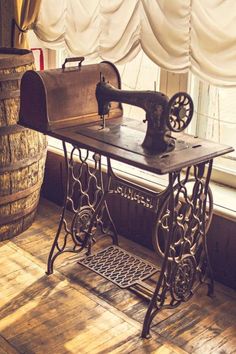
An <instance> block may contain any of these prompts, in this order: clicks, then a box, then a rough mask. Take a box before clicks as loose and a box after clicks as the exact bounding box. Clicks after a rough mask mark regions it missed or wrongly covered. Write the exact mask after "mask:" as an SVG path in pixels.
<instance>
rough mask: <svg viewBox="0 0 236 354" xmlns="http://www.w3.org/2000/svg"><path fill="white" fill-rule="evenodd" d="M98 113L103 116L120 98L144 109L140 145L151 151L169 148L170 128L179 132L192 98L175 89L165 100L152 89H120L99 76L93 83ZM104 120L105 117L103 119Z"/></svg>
mask: <svg viewBox="0 0 236 354" xmlns="http://www.w3.org/2000/svg"><path fill="white" fill-rule="evenodd" d="M96 98H97V102H98V113H99V115H100V116H101V117H102V118H103V121H104V119H105V118H104V117H105V115H107V114H109V110H110V102H122V103H127V104H130V105H134V106H138V107H141V108H143V109H144V110H145V112H146V119H145V120H144V122H147V130H146V134H145V138H144V140H143V143H142V146H143V148H144V149H146V150H147V151H149V152H151V153H158V152H165V151H171V150H173V149H174V147H175V140H176V139H175V138H173V137H172V136H171V132H181V131H183V130H184V129H185V128H186V127H187V126H188V124H189V123H190V121H191V119H192V116H193V101H192V99H191V97H190V96H189V95H188V94H187V93H185V92H178V93H176V94H175V95H174V96H172V97H171V99H170V100H169V99H168V97H167V96H166V95H164V94H163V93H161V92H156V91H126V90H120V89H117V88H115V87H113V86H112V85H110V84H109V83H108V82H106V81H105V79H104V77H101V80H100V82H99V83H98V84H97V87H96ZM104 122H105V121H104Z"/></svg>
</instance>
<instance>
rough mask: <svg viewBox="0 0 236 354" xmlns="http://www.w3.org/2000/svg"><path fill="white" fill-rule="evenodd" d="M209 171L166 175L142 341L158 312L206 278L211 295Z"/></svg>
mask: <svg viewBox="0 0 236 354" xmlns="http://www.w3.org/2000/svg"><path fill="white" fill-rule="evenodd" d="M211 169H212V161H209V162H207V163H201V164H198V165H195V166H193V167H192V168H191V167H189V168H187V171H186V173H185V176H184V178H183V179H182V180H181V173H180V172H173V173H170V174H169V185H168V187H167V189H166V198H165V199H164V201H163V203H162V206H161V208H160V209H159V212H158V216H157V222H156V225H155V227H154V232H153V245H154V248H155V250H156V251H157V252H158V253H159V254H160V255H161V257H162V258H163V263H162V267H161V272H160V277H159V279H158V282H157V285H156V289H155V291H154V294H153V296H152V299H151V301H150V304H149V307H148V310H147V313H146V316H145V319H144V324H143V331H142V337H143V338H148V337H149V332H150V325H151V322H152V320H153V318H154V317H155V316H156V315H157V313H158V312H159V311H160V310H161V309H164V308H174V307H177V306H178V305H180V303H181V302H184V301H187V300H188V299H189V298H190V297H191V296H192V295H193V293H194V290H195V289H196V288H197V286H198V285H199V284H201V283H202V282H203V281H204V280H205V279H206V278H207V277H209V278H210V283H209V284H208V294H212V293H213V277H212V270H211V266H210V262H209V255H208V250H207V244H206V231H207V229H208V228H209V225H210V221H211V217H212V194H211V191H210V189H209V180H210V175H211ZM191 172H192V173H191Z"/></svg>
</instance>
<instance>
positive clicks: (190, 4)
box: [35, 0, 236, 86]
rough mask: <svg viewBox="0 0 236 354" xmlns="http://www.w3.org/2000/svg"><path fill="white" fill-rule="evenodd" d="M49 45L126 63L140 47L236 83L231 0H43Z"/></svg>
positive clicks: (173, 66)
mask: <svg viewBox="0 0 236 354" xmlns="http://www.w3.org/2000/svg"><path fill="white" fill-rule="evenodd" d="M35 32H36V34H37V36H38V37H39V38H40V39H41V40H42V41H43V42H44V44H45V45H46V46H47V47H48V48H54V49H55V48H60V47H61V48H62V47H66V48H67V49H68V50H69V52H70V53H71V55H83V56H86V57H88V59H91V60H93V61H94V60H97V59H103V60H110V61H112V62H115V63H124V62H128V61H130V60H131V59H132V58H134V57H135V56H136V55H137V54H138V53H139V51H140V50H141V49H143V50H144V52H145V53H146V54H147V55H148V56H149V58H151V59H152V60H153V61H154V62H155V63H156V64H158V65H159V66H160V67H162V68H164V69H166V70H169V71H174V72H176V73H184V72H187V71H188V70H191V71H192V72H193V73H195V74H196V75H198V76H199V77H201V78H202V79H204V80H206V81H208V82H210V83H211V84H215V85H220V86H236V1H235V0H224V1H222V0H211V1H206V0H173V1H171V0H42V3H41V9H40V13H39V17H38V22H37V24H36V27H35Z"/></svg>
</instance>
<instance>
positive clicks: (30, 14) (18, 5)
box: [12, 0, 41, 48]
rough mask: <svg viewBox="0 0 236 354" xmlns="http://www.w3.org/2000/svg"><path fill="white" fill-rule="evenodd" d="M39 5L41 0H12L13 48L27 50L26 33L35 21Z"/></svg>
mask: <svg viewBox="0 0 236 354" xmlns="http://www.w3.org/2000/svg"><path fill="white" fill-rule="evenodd" d="M40 3H41V0H14V19H13V24H12V26H13V28H12V29H13V30H12V46H13V47H15V48H28V41H27V31H28V30H29V29H31V28H33V26H34V24H35V22H36V20H37V17H38V13H39V8H40Z"/></svg>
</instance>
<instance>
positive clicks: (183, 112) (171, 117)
mask: <svg viewBox="0 0 236 354" xmlns="http://www.w3.org/2000/svg"><path fill="white" fill-rule="evenodd" d="M167 109H168V112H167V121H166V124H167V126H168V128H169V129H170V130H171V131H173V132H181V131H182V130H184V129H185V128H186V127H187V126H188V125H189V123H190V121H191V119H192V116H193V101H192V98H191V97H190V96H189V95H188V94H187V93H186V92H178V93H176V94H175V95H174V96H172V97H171V99H170V100H169V103H168V108H167Z"/></svg>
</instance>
